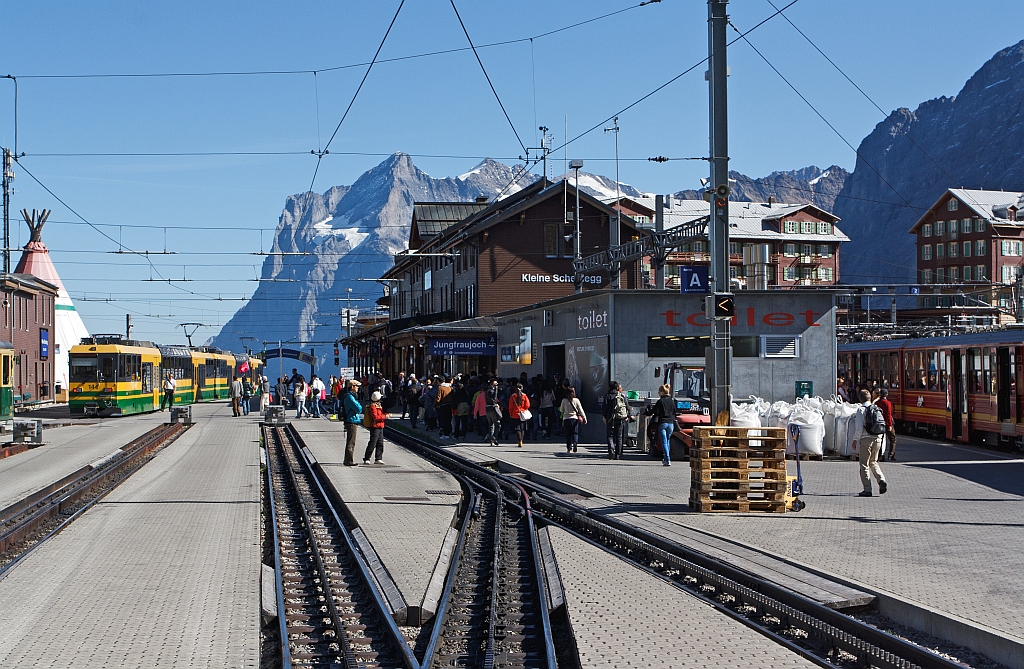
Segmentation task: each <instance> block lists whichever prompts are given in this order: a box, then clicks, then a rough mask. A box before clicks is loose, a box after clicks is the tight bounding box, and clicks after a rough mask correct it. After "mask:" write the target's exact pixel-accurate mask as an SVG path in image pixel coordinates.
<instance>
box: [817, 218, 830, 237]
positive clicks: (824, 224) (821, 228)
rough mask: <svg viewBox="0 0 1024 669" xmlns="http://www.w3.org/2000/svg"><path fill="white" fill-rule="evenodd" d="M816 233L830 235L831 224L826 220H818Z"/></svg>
mask: <svg viewBox="0 0 1024 669" xmlns="http://www.w3.org/2000/svg"><path fill="white" fill-rule="evenodd" d="M818 234H819V235H831V234H832V224H831V223H829V222H828V221H818Z"/></svg>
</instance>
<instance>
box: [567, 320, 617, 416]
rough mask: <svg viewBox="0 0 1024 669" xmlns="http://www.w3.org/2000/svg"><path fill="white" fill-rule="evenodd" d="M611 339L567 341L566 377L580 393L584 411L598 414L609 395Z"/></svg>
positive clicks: (577, 393)
mask: <svg viewBox="0 0 1024 669" xmlns="http://www.w3.org/2000/svg"><path fill="white" fill-rule="evenodd" d="M608 374H609V357H608V337H607V336H605V337H588V338H586V339H566V340H565V377H566V378H567V379H569V383H570V384H571V385H572V387H573V388H575V389H576V395H577V396H578V397H579V398H580V402H581V403H582V404H583V408H584V409H586V410H587V411H598V410H599V404H598V401H599V400H600V398H602V397H604V396H605V394H606V393H607V392H608V383H609V382H610V381H611V379H609V378H608Z"/></svg>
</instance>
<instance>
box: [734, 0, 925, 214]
mask: <svg viewBox="0 0 1024 669" xmlns="http://www.w3.org/2000/svg"><path fill="white" fill-rule="evenodd" d="M778 13H781V10H779V12H778ZM729 26H730V27H731V28H732V30H734V31H736V33H739V38H738V39H741V40H743V41H744V42H746V45H748V46H750V47H751V48H752V49H754V52H755V53H757V54H758V55H759V56H761V59H762V60H764V61H765V64H767V66H768V67H769V68H771V69H772V71H773V72H774V73H775V74H776V75H778V77H779V79H781V80H782V81H784V82H785V84H786V85H787V86H788V87H790V88H791V89H793V92H795V93H796V94H797V96H798V97H800V99H802V100H804V102H805V103H806V104H807V106H808V107H809V108H810V109H811V111H812V112H814V114H815V115H816V116H817V117H818V118H819V119H821V121H822V122H823V123H824V124H825V125H826V126H828V128H829V129H830V130H831V131H833V132H835V133H836V136H838V137H839V138H840V139H842V140H843V143H845V144H846V145H847V147H849V148H850V151H852V152H853V153H854V154H855V155H856V156H857V158H858V159H860V160H861V161H863V163H864V165H866V166H867V167H868V168H870V170H871V171H872V172H874V174H876V175H877V176H878V177H879V180H881V181H882V182H883V183H885V184H886V185H887V186H889V189H890V190H891V191H892V192H893V193H895V194H896V197H898V198H899V199H900V200H902V201H903V202H904V203H906V206H907V207H910V208H911V209H913V210H914V211H921V207H915V206H913V205H912V204H910V201H909V200H907V199H906V198H904V197H903V194H902V193H900V192H899V191H898V190H896V186H894V185H893V184H892V183H890V182H889V180H888V179H886V177H884V176H882V172H880V171H879V170H878V169H877V168H876V167H874V166H873V165H871V164H870V163H869V162H868V161H867V159H866V158H864V156H863V155H861V153H860V152H859V151H858V150H857V148H856V147H854V145H853V144H852V143H850V140H849V139H847V138H846V136H845V135H843V133H842V132H840V131H839V129H838V128H837V127H836V126H835V125H833V124H831V122H830V121H829V120H828V119H826V118H825V117H824V115H823V114H821V112H819V111H818V109H817V108H816V107H814V104H813V103H811V101H810V100H809V99H807V97H806V96H805V95H804V94H803V93H802V92H800V90H799V89H798V88H797V87H796V86H794V85H793V83H792V82H791V81H790V80H788V79H786V78H785V76H784V75H783V74H782V73H781V72H779V71H778V68H776V67H775V66H774V65H773V64H772V61H771V60H769V59H768V58H767V57H766V56H765V55H764V54H763V53H761V51H759V50H758V48H757V47H756V46H754V44H753V43H752V42H751V41H750V40H749V39H746V34H748V33H750V31H748V33H740V32H739V29H738V28H736V27H735V26H734V25H733V24H732V22H731V20H730V22H729Z"/></svg>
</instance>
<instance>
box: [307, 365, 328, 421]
mask: <svg viewBox="0 0 1024 669" xmlns="http://www.w3.org/2000/svg"><path fill="white" fill-rule="evenodd" d="M309 387H310V388H311V389H312V391H313V392H312V395H313V397H312V398H311V399H310V404H311V405H312V407H313V415H314V416H316V417H317V418H319V417H320V399H321V395H323V391H324V390H326V388H327V386H325V385H324V381H323V379H321V378H320V377H319V376H317V375H316V374H314V375H313V380H312V381H310V383H309Z"/></svg>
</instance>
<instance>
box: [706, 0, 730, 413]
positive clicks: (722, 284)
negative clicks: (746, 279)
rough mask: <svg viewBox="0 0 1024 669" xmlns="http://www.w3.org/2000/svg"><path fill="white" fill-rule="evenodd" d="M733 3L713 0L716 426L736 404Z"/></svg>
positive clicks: (711, 356)
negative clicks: (730, 91)
mask: <svg viewBox="0 0 1024 669" xmlns="http://www.w3.org/2000/svg"><path fill="white" fill-rule="evenodd" d="M727 4H728V0H708V85H709V89H710V90H709V93H710V95H709V102H710V114H709V115H710V130H711V133H710V138H709V139H710V148H711V156H710V158H711V184H710V185H711V187H712V188H713V189H714V192H712V193H711V220H710V223H709V225H708V241H709V242H710V247H711V293H712V295H711V298H710V299H709V300H708V304H707V305H706V309H707V316H708V318H709V319H711V321H712V333H711V349H710V351H709V352H708V356H707V365H708V368H709V369H708V371H709V372H710V373H709V374H708V376H709V377H710V379H711V416H712V422H713V423H714V424H722V421H723V420H724V421H725V424H728V418H729V403H730V401H731V400H732V388H731V385H732V370H731V364H732V339H731V332H730V319H731V318H732V317H733V316H734V315H735V314H736V304H735V298H734V297H733V295H732V294H731V293H730V291H729V118H728V106H727V105H728V96H727V87H728V85H727V80H726V78H727V77H728V75H729V69H728V66H727V63H726V55H725V51H726V27H727V26H728V23H729V17H728V15H727V14H726V11H725V10H726V5H727Z"/></svg>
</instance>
